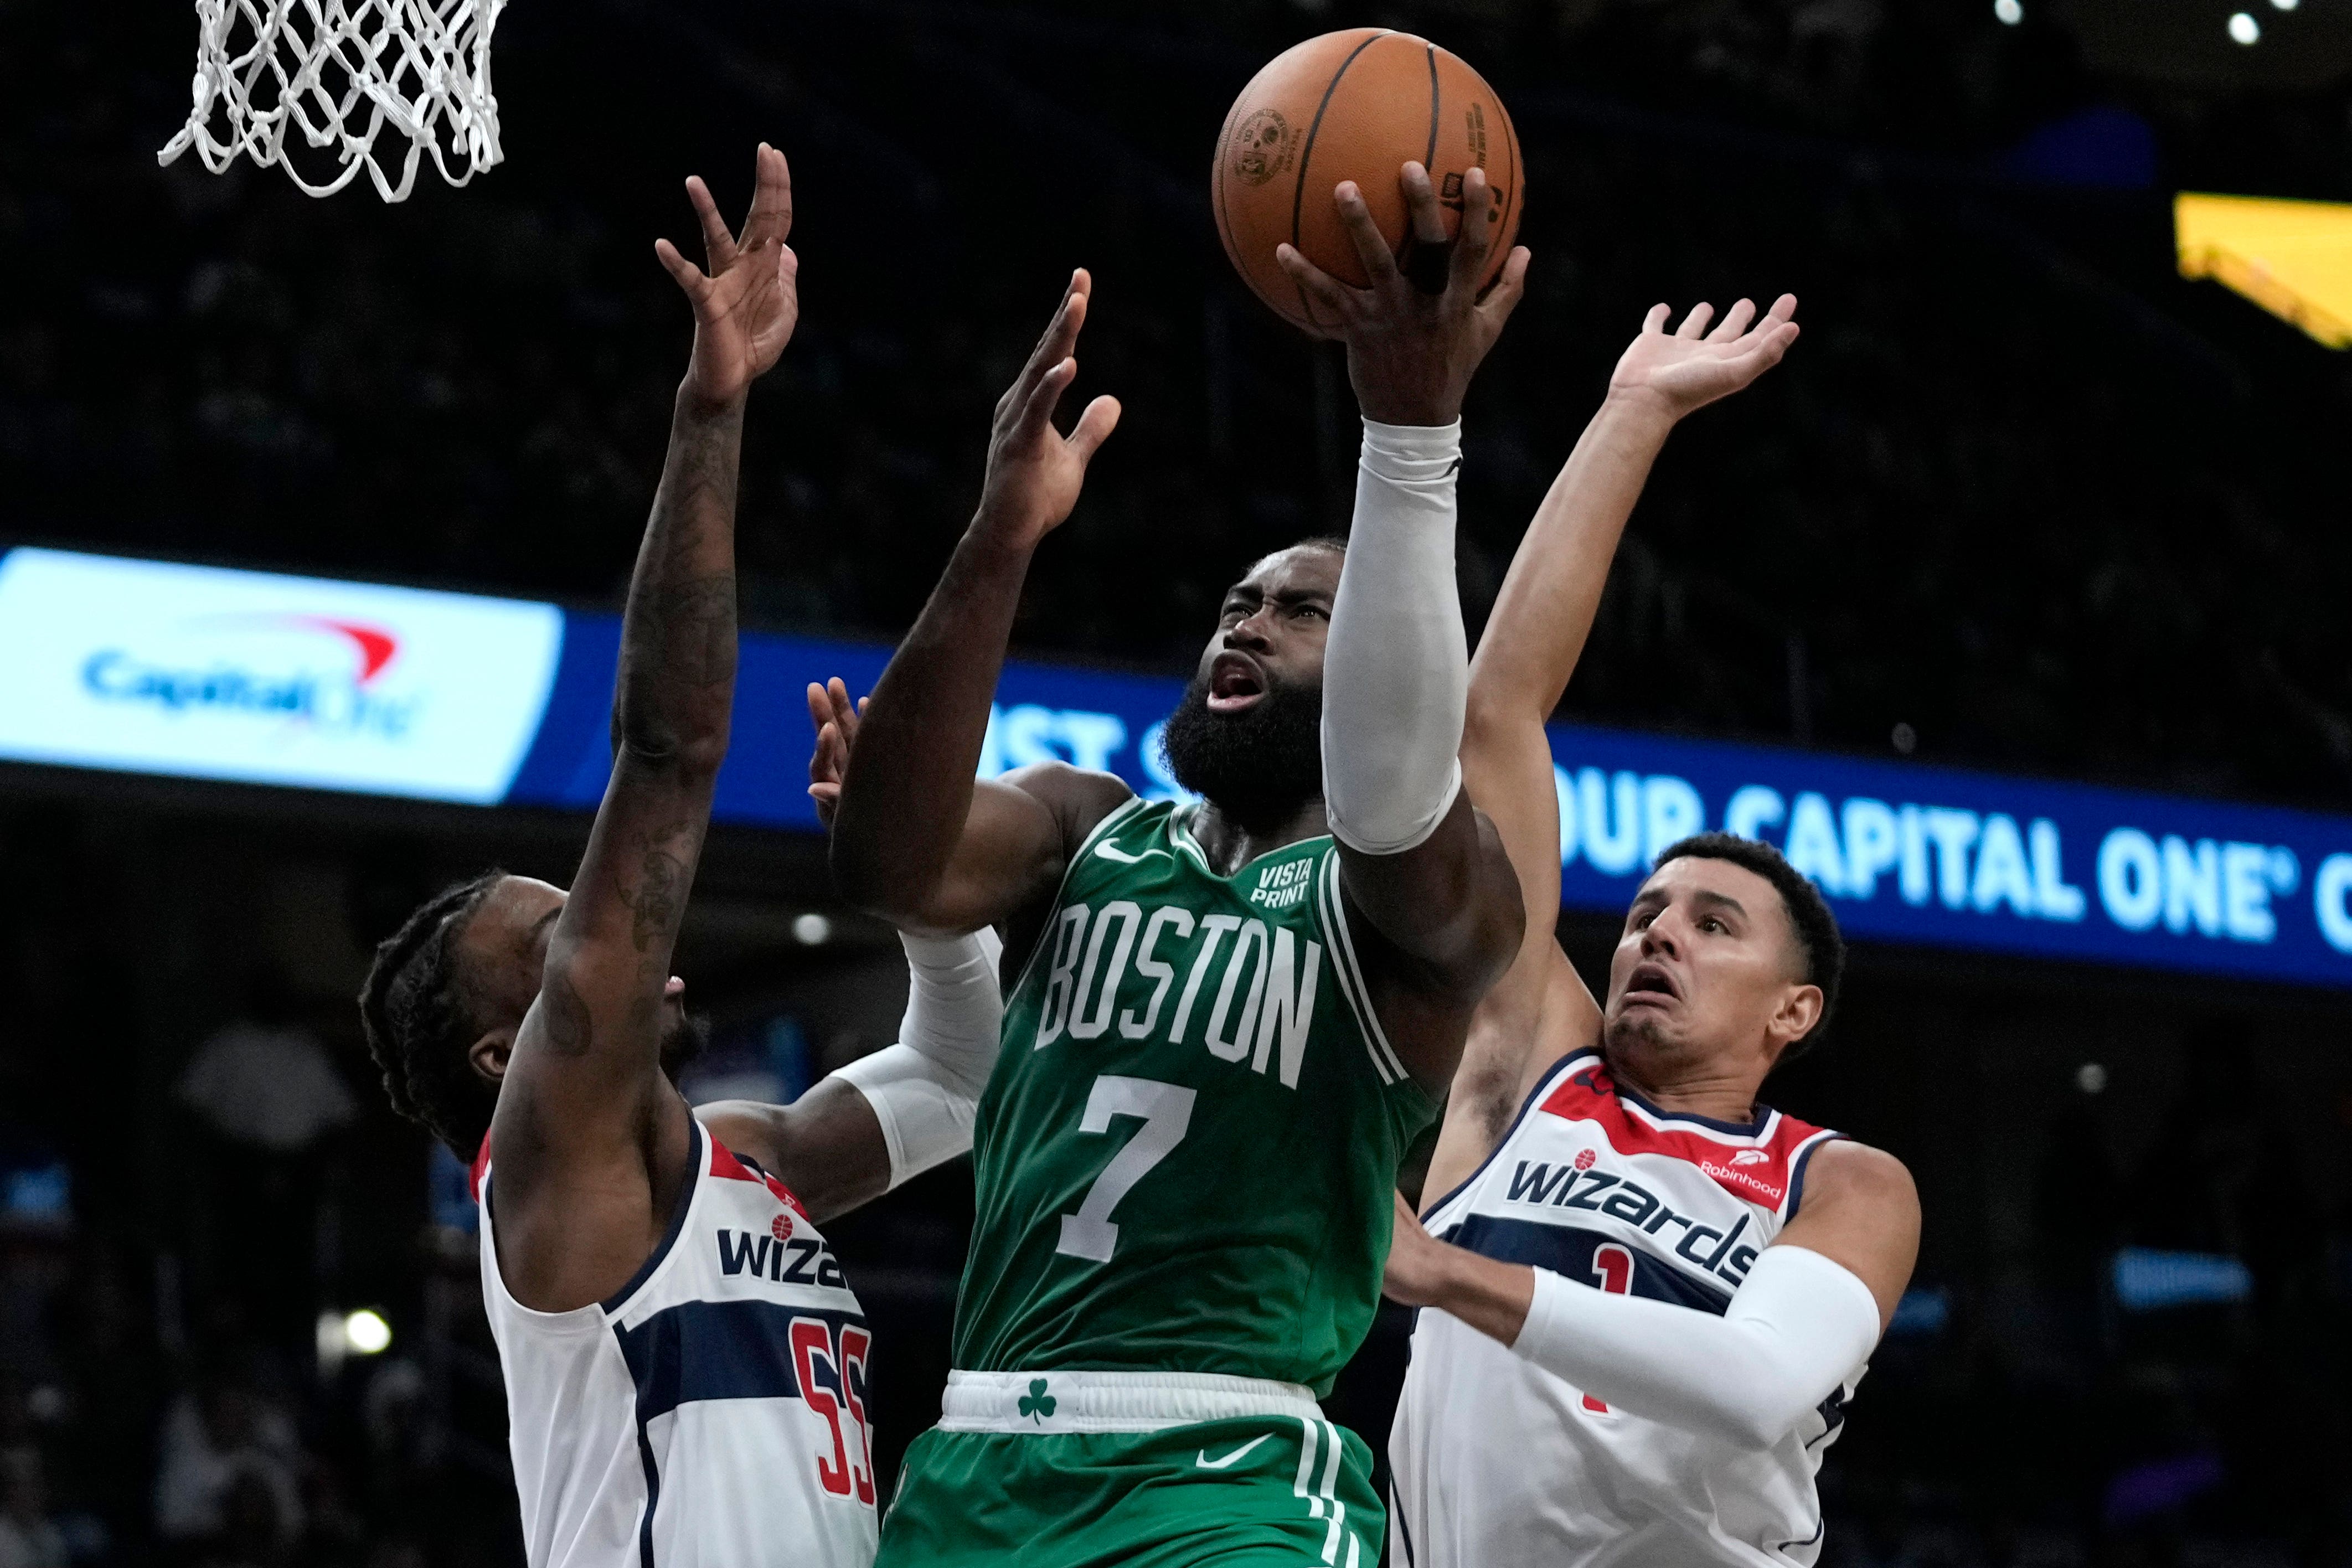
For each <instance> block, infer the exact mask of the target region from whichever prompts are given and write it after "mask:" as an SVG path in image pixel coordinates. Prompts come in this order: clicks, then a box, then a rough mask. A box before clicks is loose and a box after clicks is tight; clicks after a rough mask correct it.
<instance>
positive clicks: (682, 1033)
mask: <svg viewBox="0 0 2352 1568" xmlns="http://www.w3.org/2000/svg"><path fill="white" fill-rule="evenodd" d="M709 1044H710V1020H709V1018H707V1017H705V1016H703V1015H701V1014H699V1013H680V1014H679V1015H678V1016H677V1023H675V1024H672V1025H671V1026H669V1028H668V1030H667V1032H666V1033H665V1034H664V1035H663V1036H662V1042H661V1069H662V1076H663V1077H665V1078H667V1079H669V1080H670V1082H672V1083H676V1082H677V1077H678V1074H680V1073H682V1072H684V1071H685V1070H686V1069H687V1068H689V1067H692V1066H693V1065H694V1062H695V1058H698V1057H699V1056H701V1055H702V1053H703V1051H704V1050H705V1049H706V1048H708V1047H709Z"/></svg>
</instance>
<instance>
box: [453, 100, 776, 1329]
mask: <svg viewBox="0 0 2352 1568" xmlns="http://www.w3.org/2000/svg"><path fill="white" fill-rule="evenodd" d="M688 195H690V197H691V198H692V200H693V202H694V205H695V209H696V211H697V213H698V215H699V216H700V219H701V226H702V237H703V246H704V250H705V253H706V256H707V258H708V261H709V272H708V274H707V275H706V273H705V272H704V271H703V270H701V269H700V268H696V267H695V266H694V265H693V264H692V263H690V262H688V260H686V259H685V258H683V257H681V256H680V255H679V254H678V253H677V249H676V248H675V247H672V246H671V245H670V244H669V242H668V241H667V240H662V241H658V242H656V255H657V256H658V257H659V258H660V260H661V263H662V265H663V266H664V267H665V268H667V269H668V271H669V273H670V275H671V276H672V277H673V278H674V279H677V284H678V286H679V288H680V289H683V290H684V291H685V293H686V295H687V298H688V300H689V301H690V302H691V303H692V306H693V309H694V353H693V357H692V359H691V361H690V363H688V368H687V374H686V379H685V380H684V382H683V383H682V384H680V385H679V387H678V392H677V405H676V411H675V413H674V415H673V416H672V422H671V426H670V441H669V455H668V458H667V461H666V462H665V464H664V467H663V469H662V478H661V488H660V489H659V490H658V491H657V492H656V496H655V499H654V508H653V515H652V518H651V520H650V521H648V522H647V524H646V534H645V540H644V542H643V544H642V545H641V546H640V548H639V550H638V553H637V563H636V568H635V574H633V575H632V577H631V579H630V582H629V595H628V605H627V608H626V611H625V614H624V616H623V619H622V633H621V658H620V669H619V674H618V678H617V682H616V687H615V691H614V705H613V747H614V758H613V773H612V778H611V782H610V783H608V784H606V786H605V790H604V803H603V804H602V805H600V806H599V807H598V808H597V812H596V822H595V826H594V827H593V829H592V830H591V831H590V834H589V838H588V849H587V853H586V855H585V856H584V858H583V859H582V861H581V864H580V871H579V875H578V877H577V878H576V879H574V881H573V883H572V891H571V895H570V897H569V898H568V899H567V900H565V901H564V902H563V904H562V907H561V910H560V911H551V918H552V921H553V928H552V931H551V932H550V933H549V934H548V936H547V938H546V961H545V963H544V966H543V968H542V970H541V982H540V992H539V995H538V998H537V1000H536V1001H535V1002H534V1003H533V1004H532V1005H531V1006H530V1011H529V1012H528V1013H527V1014H526V1015H525V1016H524V1018H523V1021H522V1024H521V1026H520V1029H519V1030H518V1031H517V1032H516V1033H515V1036H514V1038H513V1042H512V1049H511V1053H510V1055H509V1058H508V1061H507V1065H506V1070H505V1076H504V1079H503V1082H502V1086H501V1088H500V1090H499V1100H498V1110H497V1112H496V1114H495V1116H494V1118H493V1119H492V1121H491V1127H490V1142H491V1149H492V1159H493V1164H494V1166H495V1169H496V1183H497V1198H496V1201H497V1204H498V1227H499V1244H500V1253H501V1258H500V1262H501V1266H502V1268H503V1269H504V1271H505V1274H506V1278H507V1281H508V1284H509V1289H511V1290H513V1292H514V1294H515V1296H516V1298H517V1299H518V1300H521V1301H522V1302H523V1303H524V1304H525V1305H526V1306H530V1307H534V1308H538V1309H540V1310H551V1311H554V1310H567V1309H570V1308H572V1307H577V1306H581V1305H583V1304H584V1303H586V1302H590V1301H594V1300H600V1299H602V1298H603V1297H604V1296H606V1295H608V1294H610V1293H611V1292H612V1291H613V1290H614V1289H617V1288H618V1287H619V1286H620V1285H621V1284H622V1283H623V1282H624V1281H625V1279H627V1278H628V1276H629V1274H630V1273H631V1272H632V1271H633V1270H634V1269H635V1267H636V1265H637V1263H638V1262H639V1261H641V1260H642V1259H643V1258H645V1257H646V1253H647V1251H648V1250H649V1249H650V1247H651V1246H652V1245H653V1244H654V1243H655V1242H656V1241H658V1239H659V1237H660V1236H661V1234H662V1229H663V1226H665V1225H666V1224H667V1220H668V1218H669V1209H668V1206H667V1198H668V1197H670V1196H672V1195H674V1194H676V1192H677V1184H678V1183H679V1181H681V1180H682V1179H683V1178H684V1177H685V1176H686V1174H687V1172H686V1169H685V1166H686V1162H687V1154H688V1149H689V1147H690V1138H691V1132H690V1129H689V1127H688V1119H687V1109H686V1103H685V1101H684V1100H681V1099H680V1098H679V1097H678V1094H677V1089H674V1088H673V1087H671V1085H670V1083H669V1082H668V1080H667V1079H666V1078H665V1077H664V1075H663V1073H662V1070H661V1063H660V1054H661V1047H662V1045H663V1042H664V1039H665V1037H666V1036H667V1033H668V1032H669V1026H670V1024H671V1022H672V1020H671V1014H672V1013H673V1012H674V1011H675V1009H676V1006H677V1004H676V1002H675V999H674V998H673V997H672V995H671V983H670V952H671V948H672V945H673V944H674V943H675V942H676V941H677V930H678V923H679V921H680V919H681V917H682V916H683V914H684V912H685V909H686V899H687V894H688V889H690V887H691V886H692V884H693V880H694V870H695V864H696V861H697V860H698V858H699V857H700V854H701V851H702V839H703V834H704V831H705V829H706V828H707V827H708V826H709V816H710V800H711V793H712V790H713V787H714V784H715V781H716V780H717V777H718V773H719V763H721V761H723V760H724V758H725V757H726V754H727V737H728V725H729V718H730V709H731V707H732V705H733V701H734V692H735V491H736V470H737V465H738V459H739V458H740V451H741V446H742V435H743V407H744V402H745V399H746V398H747V396H748V395H749V394H750V391H751V383H752V382H753V381H755V380H757V379H758V378H759V377H760V375H761V374H763V373H765V372H766V371H767V370H768V369H769V367H770V366H772V365H773V364H774V363H775V362H776V359H777V356H778V355H779V354H781V353H782V352H783V348H784V345H785V343H786V342H789V341H790V340H791V338H792V334H793V326H794V324H795V323H796V322H797V321H798V319H799V313H800V305H799V297H798V292H797V287H796V283H797V262H796V260H795V258H793V253H792V251H791V249H790V248H789V247H787V246H786V245H785V243H784V240H785V237H786V235H787V234H788V233H789V232H790V230H791V227H792V181H791V175H790V173H789V171H788V170H787V169H786V167H785V163H784V159H783V155H782V153H778V152H776V151H775V150H773V149H772V148H769V147H766V146H762V147H761V150H760V154H759V184H758V190H757V194H756V195H754V197H753V198H752V203H751V216H749V217H748V218H747V219H746V220H745V223H744V226H743V230H742V233H741V234H740V236H738V235H730V233H729V232H728V231H727V227H726V225H725V224H724V223H723V222H722V221H721V220H720V218H719V214H718V210H717V208H716V207H715V206H714V205H713V204H712V202H711V199H710V195H709V191H708V190H707V189H705V188H704V186H703V184H702V182H701V181H699V180H689V181H688ZM534 936H536V933H534Z"/></svg>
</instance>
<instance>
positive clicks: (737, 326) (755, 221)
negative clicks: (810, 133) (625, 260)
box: [654, 142, 801, 403]
mask: <svg viewBox="0 0 2352 1568" xmlns="http://www.w3.org/2000/svg"><path fill="white" fill-rule="evenodd" d="M686 194H687V196H688V199H689V200H690V201H692V202H693V203H694V212H695V216H697V217H698V218H699V219H700V220H701V223H702V254H703V259H704V261H705V263H706V264H707V265H708V267H709V271H708V272H707V273H706V272H705V271H704V270H703V269H702V268H698V267H697V266H695V265H694V263H692V262H691V261H688V259H687V258H685V257H683V256H681V255H679V254H678V251H677V247H676V246H674V245H672V244H671V243H670V242H669V241H668V240H667V239H657V240H656V241H654V254H655V256H656V257H658V258H660V260H661V264H662V266H663V267H664V268H667V270H668V272H669V275H670V276H671V277H672V278H675V279H677V286H678V287H679V288H680V289H685V290H686V297H687V299H688V300H690V301H691V302H692V303H693V306H694V358H693V360H692V362H691V363H689V364H688V366H687V372H686V384H687V385H688V388H689V389H691V390H692V391H693V392H694V394H695V395H698V396H699V397H702V398H704V399H706V400H708V401H709V402H712V403H731V402H733V401H735V400H736V399H738V398H740V397H741V396H743V395H745V394H746V393H748V392H750V391H751V384H752V383H753V382H755V381H757V380H758V379H759V378H760V377H761V376H762V375H765V374H767V373H768V372H769V371H770V370H771V369H772V368H774V365H775V363H776V360H777V357H778V356H779V355H781V354H782V353H783V352H784V345H785V344H786V343H788V342H791V341H792V337H793V327H795V326H797V325H798V324H799V322H800V319H801V300H800V288H799V279H800V258H798V257H796V256H794V255H793V249H792V247H791V246H789V245H786V244H785V243H784V239H785V237H786V236H788V235H789V234H791V233H792V228H793V175H792V170H791V169H790V168H789V167H787V166H786V164H785V163H784V155H783V154H782V153H780V152H778V151H777V150H776V149H774V148H773V147H771V146H769V145H768V144H767V143H766V142H761V144H760V155H759V184H758V186H757V188H756V189H755V190H754V191H753V192H752V195H751V214H750V216H747V217H745V218H744V220H743V231H742V232H741V233H740V234H730V233H729V232H728V229H727V225H726V223H725V222H724V221H722V220H721V219H720V217H719V205H718V204H717V203H716V202H714V201H712V200H711V199H710V188H709V186H707V185H705V184H703V183H702V180H701V177H700V176H699V175H694V176H689V177H688V180H687V182H686Z"/></svg>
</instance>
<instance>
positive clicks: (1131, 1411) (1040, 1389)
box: [940, 1372, 1323, 1433]
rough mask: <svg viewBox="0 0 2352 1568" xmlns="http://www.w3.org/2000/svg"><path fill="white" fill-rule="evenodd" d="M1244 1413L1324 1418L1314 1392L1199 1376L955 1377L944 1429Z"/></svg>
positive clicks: (1119, 1423) (1156, 1424)
mask: <svg viewBox="0 0 2352 1568" xmlns="http://www.w3.org/2000/svg"><path fill="white" fill-rule="evenodd" d="M1243 1415H1287V1416H1295V1417H1299V1418H1303V1419H1306V1420H1309V1421H1320V1420H1321V1419H1323V1410H1322V1407H1321V1406H1320V1405H1317V1404H1316V1403H1315V1394H1314V1393H1313V1391H1312V1390H1310V1389H1308V1388H1306V1387H1305V1386H1303V1385H1301V1384H1296V1383H1275V1382H1271V1381H1269V1380H1267V1379H1265V1378H1262V1377H1224V1376H1221V1375H1219V1374H1217V1373H1200V1372H951V1373H948V1386H947V1392H946V1393H945V1394H941V1395H940V1430H941V1431H943V1432H1030V1433H1050V1432H1157V1431H1160V1429H1162V1428H1163V1427H1168V1426H1190V1425H1192V1423H1193V1422H1195V1421H1229V1420H1232V1419H1233V1418H1234V1417H1235V1416H1243Z"/></svg>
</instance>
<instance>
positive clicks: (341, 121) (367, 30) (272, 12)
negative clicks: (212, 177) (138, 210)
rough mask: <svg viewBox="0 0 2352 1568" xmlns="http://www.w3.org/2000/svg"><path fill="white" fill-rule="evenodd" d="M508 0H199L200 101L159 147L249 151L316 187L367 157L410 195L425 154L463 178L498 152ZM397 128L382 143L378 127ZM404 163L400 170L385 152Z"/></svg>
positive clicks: (324, 191)
mask: <svg viewBox="0 0 2352 1568" xmlns="http://www.w3.org/2000/svg"><path fill="white" fill-rule="evenodd" d="M505 8H506V0H196V26H197V38H196V77H195V82H194V89H193V92H194V100H195V102H194V108H193V109H192V110H190V112H189V114H188V122H187V124H185V125H184V126H182V127H181V128H180V132H179V134H178V135H176V136H174V137H173V138H172V140H171V141H170V142H167V143H166V144H165V145H164V147H163V151H162V152H161V153H157V154H156V159H157V161H158V162H160V163H170V162H172V161H173V159H174V158H177V157H178V156H179V155H180V154H181V153H184V152H186V151H187V150H188V149H189V148H191V147H194V149H195V150H196V156H197V157H199V158H201V159H203V160H204V163H205V168H207V169H210V170H211V171H212V172H213V173H215V174H219V173H221V172H222V171H223V170H225V169H226V168H227V167H228V166H229V164H230V163H233V162H235V161H236V156H237V154H239V153H247V154H249V155H250V156H251V157H252V159H253V161H254V162H255V163H259V164H263V165H265V166H266V165H268V164H270V163H278V164H282V165H283V166H284V167H285V170H286V172H287V173H288V174H290V175H292V176H293V179H294V183H295V184H298V185H299V186H301V187H302V189H304V190H305V191H308V192H309V193H310V195H314V196H323V195H331V194H332V193H334V192H336V191H340V190H341V189H342V188H343V187H344V186H345V185H347V184H351V182H352V176H353V175H355V174H358V173H359V172H360V170H361V169H362V168H364V169H366V170H367V172H368V177H369V178H370V179H372V180H373V181H374V182H375V188H376V191H377V194H378V195H382V196H383V199H384V200H385V201H388V202H397V201H404V200H405V199H406V198H407V196H408V192H409V188H410V187H411V186H412V185H414V184H415V182H416V165H417V161H418V159H419V158H420V157H421V156H423V155H425V154H428V153H429V154H430V155H431V156H432V159H433V163H434V166H435V167H436V168H437V169H439V170H440V171H441V177H442V178H443V179H446V180H447V181H448V182H449V183H450V184H453V185H462V184H465V183H466V182H467V180H470V179H472V178H473V177H474V176H475V175H476V174H480V173H481V172H482V171H483V170H484V169H487V168H488V167H489V166H490V165H491V164H493V163H497V162H498V161H499V157H500V156H501V154H500V153H499V100H497V99H496V98H495V97H493V96H492V95H491V92H490V32H491V29H493V28H494V27H496V26H498V20H499V12H500V11H502V10H504V9H505ZM386 132H390V133H391V135H392V136H393V137H394V138H395V140H394V141H392V142H388V143H387V144H386V146H385V147H384V148H383V150H382V151H381V152H380V151H379V150H378V148H377V146H376V140H377V138H378V137H379V136H381V135H383V134H384V133H386ZM393 163H397V164H398V174H397V177H395V176H394V174H393V173H392V172H391V168H390V165H392V164H393Z"/></svg>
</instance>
